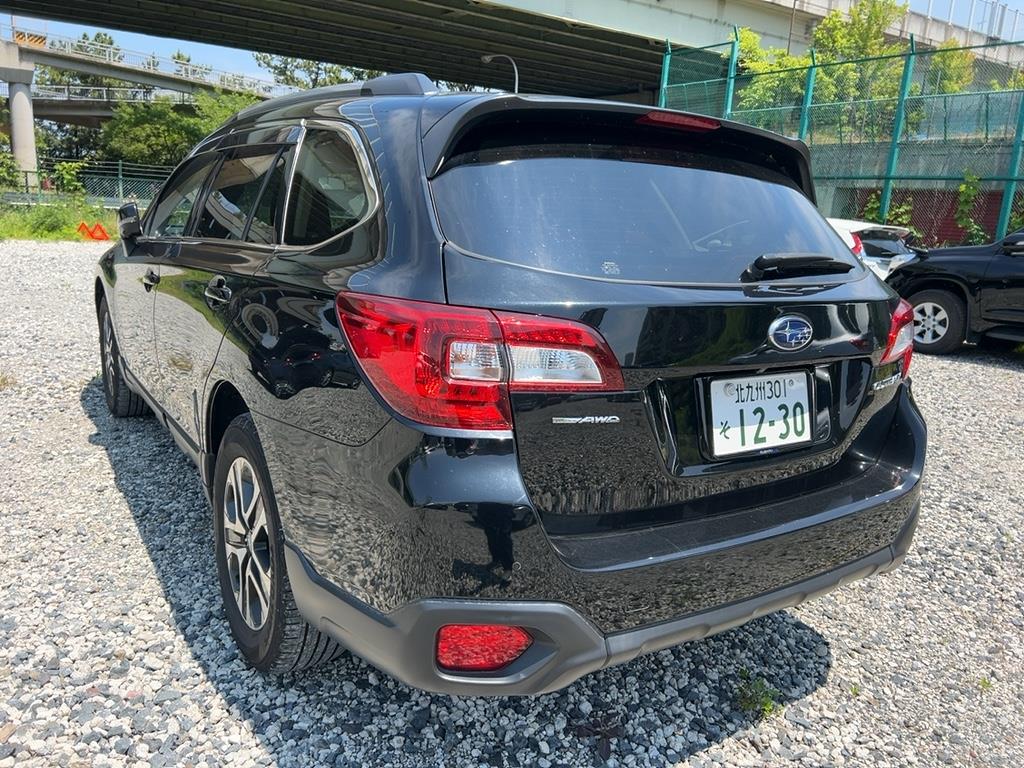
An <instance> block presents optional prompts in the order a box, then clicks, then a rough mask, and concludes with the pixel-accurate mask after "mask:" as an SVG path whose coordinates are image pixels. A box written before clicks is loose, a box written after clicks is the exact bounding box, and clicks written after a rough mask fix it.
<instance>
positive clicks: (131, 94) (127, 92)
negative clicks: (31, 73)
mask: <svg viewBox="0 0 1024 768" xmlns="http://www.w3.org/2000/svg"><path fill="white" fill-rule="evenodd" d="M7 96H8V87H7V83H5V82H0V98H6V97H7ZM32 98H33V99H41V100H49V101H112V102H119V101H130V102H142V103H150V102H153V101H171V102H174V103H176V104H192V103H193V102H194V101H195V97H194V96H193V95H192V94H191V93H182V92H181V91H172V90H169V89H167V88H148V87H145V86H136V87H106V86H90V85H48V84H46V83H33V84H32Z"/></svg>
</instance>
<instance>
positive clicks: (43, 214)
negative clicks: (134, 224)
mask: <svg viewBox="0 0 1024 768" xmlns="http://www.w3.org/2000/svg"><path fill="white" fill-rule="evenodd" d="M83 221H84V222H85V223H86V225H87V226H89V227H92V226H93V225H94V224H95V223H96V222H97V221H98V222H100V223H102V224H103V227H104V228H105V229H106V230H107V234H109V235H110V237H111V238H116V237H117V222H116V216H115V214H114V212H113V211H107V210H105V209H103V208H98V207H95V206H88V205H84V204H75V203H67V202H55V203H53V204H48V203H36V204H34V205H27V206H25V205H10V206H2V207H0V240H83V239H84V238H83V237H82V235H81V234H80V233H79V232H78V225H79V224H80V223H81V222H83Z"/></svg>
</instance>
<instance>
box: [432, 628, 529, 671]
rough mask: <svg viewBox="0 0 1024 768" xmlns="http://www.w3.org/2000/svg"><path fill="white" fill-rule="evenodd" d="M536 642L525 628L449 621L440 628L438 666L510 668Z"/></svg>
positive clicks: (467, 669) (459, 669)
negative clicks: (452, 622)
mask: <svg viewBox="0 0 1024 768" xmlns="http://www.w3.org/2000/svg"><path fill="white" fill-rule="evenodd" d="M532 644H533V638H532V637H531V636H530V633H529V632H527V631H526V630H525V629H523V628H522V627H509V626H505V625H504V624H447V625H445V626H443V627H441V629H439V630H438V631H437V666H439V667H441V669H446V670H449V671H451V672H494V671H496V670H499V669H501V668H502V667H507V666H508V665H509V664H511V663H512V662H513V661H515V660H516V659H518V658H519V657H520V656H522V655H523V654H524V653H525V652H526V649H527V648H529V647H530V646H531V645H532Z"/></svg>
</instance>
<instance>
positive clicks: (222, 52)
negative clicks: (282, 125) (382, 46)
mask: <svg viewBox="0 0 1024 768" xmlns="http://www.w3.org/2000/svg"><path fill="white" fill-rule="evenodd" d="M974 1H975V2H976V7H975V22H976V23H975V26H976V27H977V26H979V24H982V23H983V22H984V21H985V19H984V18H983V17H982V14H983V13H984V11H983V8H985V7H987V6H989V3H988V1H987V0H974ZM951 2H952V7H953V18H954V20H955V21H958V22H959V23H961V24H966V22H967V19H968V16H969V14H970V6H971V2H972V0H931V6H932V15H933V16H936V17H939V16H942V17H945V16H946V15H947V14H948V13H949V10H950V4H951ZM997 2H999V4H1001V5H1005V6H1006V7H1007V8H1008V9H1009V11H1010V12H1011V15H1012V11H1014V10H1017V11H1020V13H1021V19H1020V24H1019V26H1018V30H1019V31H1018V34H1017V37H1018V38H1021V37H1024V0H997ZM928 6H929V0H910V7H911V8H912V9H913V10H915V11H920V12H921V13H925V12H927V10H928ZM14 20H15V23H16V25H17V26H19V27H24V28H27V29H32V30H38V31H43V32H47V33H49V34H51V35H63V36H67V37H80V36H81V34H82V33H83V32H87V33H88V34H89V35H90V36H91V35H92V34H93V33H94V32H97V31H99V30H100V29H101V28H100V27H92V26H88V25H83V24H67V23H64V22H59V21H46V20H43V19H34V18H31V17H28V16H16V17H14ZM10 23H11V19H10V17H9V16H6V15H0V25H4V26H6V25H9V24H10ZM1011 24H1012V22H1009V21H1008V22H1007V25H1006V27H1007V29H1009V27H1010V26H1011ZM103 31H106V32H109V33H110V34H111V35H112V36H113V38H114V41H115V42H116V43H117V44H118V45H119V46H120V47H121V48H123V49H124V50H126V51H139V52H141V53H155V54H157V55H160V56H167V57H170V56H171V55H172V54H173V53H174V52H175V51H177V50H179V49H180V50H182V51H184V52H185V53H187V54H189V55H190V56H191V57H192V61H193V62H194V63H195V64H204V65H206V66H210V67H213V68H214V69H219V70H224V71H226V72H234V73H236V74H240V75H248V76H252V77H259V78H263V79H266V80H269V79H270V75H269V73H268V72H267V71H266V70H263V69H260V67H259V66H257V64H256V61H255V60H254V59H253V58H252V56H251V55H243V56H239V55H238V50H237V49H235V48H224V47H222V46H217V45H206V44H204V43H194V42H189V41H181V40H172V39H170V38H166V37H154V36H151V35H140V34H136V33H133V32H122V31H119V30H103Z"/></svg>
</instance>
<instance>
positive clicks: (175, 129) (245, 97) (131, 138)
mask: <svg viewBox="0 0 1024 768" xmlns="http://www.w3.org/2000/svg"><path fill="white" fill-rule="evenodd" d="M256 100H257V99H256V97H255V96H251V95H249V94H237V93H222V92H219V91H218V92H200V93H197V94H196V99H195V110H194V112H192V111H190V110H189V109H187V108H185V107H183V106H182V105H179V104H175V103H173V102H171V101H169V100H163V99H157V100H155V101H153V102H150V103H148V104H131V103H124V104H119V105H118V106H117V107H116V108H115V109H114V117H113V118H112V119H111V120H109V121H108V122H107V124H106V125H104V126H103V139H104V142H105V144H106V151H107V154H108V156H110V157H111V158H118V159H121V160H125V161H127V162H130V163H148V164H154V165H177V164H178V162H179V161H180V160H181V158H182V157H184V156H185V155H186V154H187V153H188V151H189V150H190V149H191V148H192V147H194V146H195V145H196V144H197V143H199V141H200V140H201V139H203V138H204V137H205V136H206V135H207V134H209V133H211V132H212V131H214V130H215V129H216V128H218V127H220V126H221V125H223V124H224V122H225V121H226V120H227V119H228V118H229V117H231V115H233V114H234V113H235V112H237V111H239V110H240V109H244V108H245V107H248V106H249V105H251V104H253V103H255V102H256Z"/></svg>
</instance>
